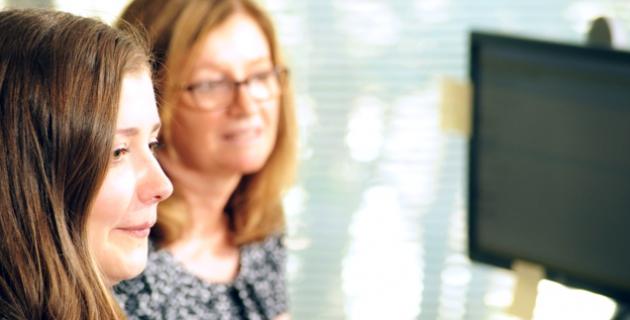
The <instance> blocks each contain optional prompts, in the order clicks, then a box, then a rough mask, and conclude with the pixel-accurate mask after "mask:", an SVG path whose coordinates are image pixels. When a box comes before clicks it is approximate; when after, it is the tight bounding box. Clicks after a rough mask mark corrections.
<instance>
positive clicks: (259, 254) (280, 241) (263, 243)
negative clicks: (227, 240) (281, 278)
mask: <svg viewBox="0 0 630 320" xmlns="http://www.w3.org/2000/svg"><path fill="white" fill-rule="evenodd" d="M241 252H242V254H243V257H242V258H243V259H244V260H247V261H243V262H244V263H247V262H250V263H253V264H254V265H256V266H257V267H271V268H272V269H273V271H275V272H283V270H284V264H285V262H286V248H285V246H284V235H283V234H272V235H270V236H267V237H266V238H264V239H262V240H260V241H257V242H252V243H249V244H246V245H244V246H243V247H242V249H241Z"/></svg>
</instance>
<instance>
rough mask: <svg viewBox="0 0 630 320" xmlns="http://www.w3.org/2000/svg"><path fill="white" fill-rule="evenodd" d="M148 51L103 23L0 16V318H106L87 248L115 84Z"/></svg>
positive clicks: (55, 15)
mask: <svg viewBox="0 0 630 320" xmlns="http://www.w3.org/2000/svg"><path fill="white" fill-rule="evenodd" d="M147 60H148V58H147V53H146V50H145V49H144V48H143V47H142V45H140V44H139V43H138V42H137V41H136V39H134V38H133V37H132V36H131V35H129V34H127V33H123V32H121V31H118V30H115V29H113V28H111V27H109V26H107V25H105V24H104V23H101V22H98V21H95V20H92V19H88V18H81V17H77V16H74V15H71V14H68V13H61V12H53V11H46V10H35V9H25V10H7V11H2V12H0V121H1V122H0V235H1V237H0V257H1V258H0V313H1V314H2V317H6V318H9V319H14V318H15V319H116V318H124V314H123V313H122V311H121V310H120V308H119V307H118V306H117V304H116V303H115V301H114V300H113V298H112V296H111V294H110V291H109V289H108V288H106V287H105V285H104V284H103V281H102V279H101V275H100V273H99V272H98V271H97V266H96V265H95V262H94V259H93V257H92V255H91V254H90V252H89V249H88V247H87V240H86V234H85V233H86V230H85V229H86V228H85V225H86V220H87V217H88V214H89V211H90V207H91V203H92V201H93V199H94V197H95V194H96V192H97V191H98V188H99V186H100V184H101V183H102V181H103V179H104V176H105V174H106V171H107V168H108V164H109V159H110V152H111V147H112V140H113V137H114V130H115V126H116V119H117V114H118V104H119V98H120V92H121V89H122V80H123V76H124V75H125V74H126V73H128V72H134V71H136V70H139V69H140V68H146V66H147V65H148V61H147Z"/></svg>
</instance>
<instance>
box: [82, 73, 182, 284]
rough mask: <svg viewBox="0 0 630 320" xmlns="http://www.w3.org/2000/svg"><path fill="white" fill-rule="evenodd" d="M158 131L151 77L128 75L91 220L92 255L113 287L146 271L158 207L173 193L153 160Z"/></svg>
mask: <svg viewBox="0 0 630 320" xmlns="http://www.w3.org/2000/svg"><path fill="white" fill-rule="evenodd" d="M159 128H160V118H159V116H158V113H157V108H156V103H155V96H154V93H153V86H152V82H151V78H150V76H149V72H148V71H144V70H143V71H141V72H134V73H129V74H127V75H125V77H124V78H123V84H122V92H121V99H120V106H119V111H118V119H117V123H116V132H115V136H114V140H113V146H112V147H113V150H112V151H111V155H110V162H109V167H108V170H107V173H106V175H105V179H104V181H103V184H102V185H101V187H100V189H99V191H98V193H97V195H96V198H95V200H94V202H93V206H92V209H91V211H90V213H89V215H88V221H87V238H88V246H89V250H90V252H91V253H92V256H93V257H94V258H95V260H96V263H97V265H98V267H99V268H100V270H101V272H102V275H103V278H104V280H105V282H106V284H107V285H110V286H111V285H114V284H115V283H117V282H118V281H121V280H124V279H128V278H132V277H134V276H136V275H138V274H139V273H140V272H142V270H143V269H144V267H145V265H146V261H147V249H148V236H149V231H150V229H151V227H152V226H153V225H154V224H155V222H156V219H157V204H158V202H160V201H161V200H164V199H166V198H167V197H168V196H170V194H171V193H172V190H173V187H172V185H171V182H170V181H169V180H168V178H167V177H166V176H165V175H164V172H163V171H162V169H161V168H160V165H159V164H158V162H157V160H156V159H155V157H154V151H155V150H154V149H155V148H156V147H157V146H158V144H157V136H158V131H159Z"/></svg>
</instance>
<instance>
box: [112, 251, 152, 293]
mask: <svg viewBox="0 0 630 320" xmlns="http://www.w3.org/2000/svg"><path fill="white" fill-rule="evenodd" d="M116 251H117V254H115V255H116V257H113V256H112V257H110V258H109V259H108V260H109V261H106V262H105V263H102V268H103V272H104V273H105V278H106V280H107V282H109V284H110V285H111V286H113V285H115V284H116V283H118V282H120V281H123V280H127V279H131V278H134V277H136V276H137V275H139V274H140V273H142V271H144V268H145V267H146V266H147V255H148V245H147V244H145V245H141V246H137V247H135V248H133V249H130V248H118V250H116ZM112 255H114V254H113V253H112Z"/></svg>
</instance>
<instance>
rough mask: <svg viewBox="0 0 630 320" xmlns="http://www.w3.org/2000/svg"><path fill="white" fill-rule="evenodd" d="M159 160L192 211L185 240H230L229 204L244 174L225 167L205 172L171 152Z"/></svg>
mask: <svg viewBox="0 0 630 320" xmlns="http://www.w3.org/2000/svg"><path fill="white" fill-rule="evenodd" d="M159 159H160V163H161V164H162V166H163V168H164V170H165V171H166V172H168V175H169V178H170V179H171V181H172V182H173V186H174V188H175V190H176V191H177V194H178V195H179V197H180V198H181V199H182V201H184V204H185V205H186V207H187V208H188V210H189V218H190V223H189V225H188V227H187V228H186V229H185V230H184V239H186V238H197V239H198V238H209V237H212V238H217V237H218V238H223V239H227V238H228V236H229V232H228V229H229V228H228V219H227V216H226V215H225V213H224V211H225V206H226V205H227V203H228V200H229V199H230V196H231V195H232V193H233V192H234V190H236V187H237V186H238V183H239V181H240V180H241V177H242V175H241V174H240V173H236V172H225V171H222V170H205V171H204V170H201V169H198V168H192V167H190V166H186V165H185V164H184V163H183V162H182V161H179V160H178V159H177V158H176V157H172V156H170V155H169V153H168V152H162V153H160V154H159ZM184 239H182V240H184Z"/></svg>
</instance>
